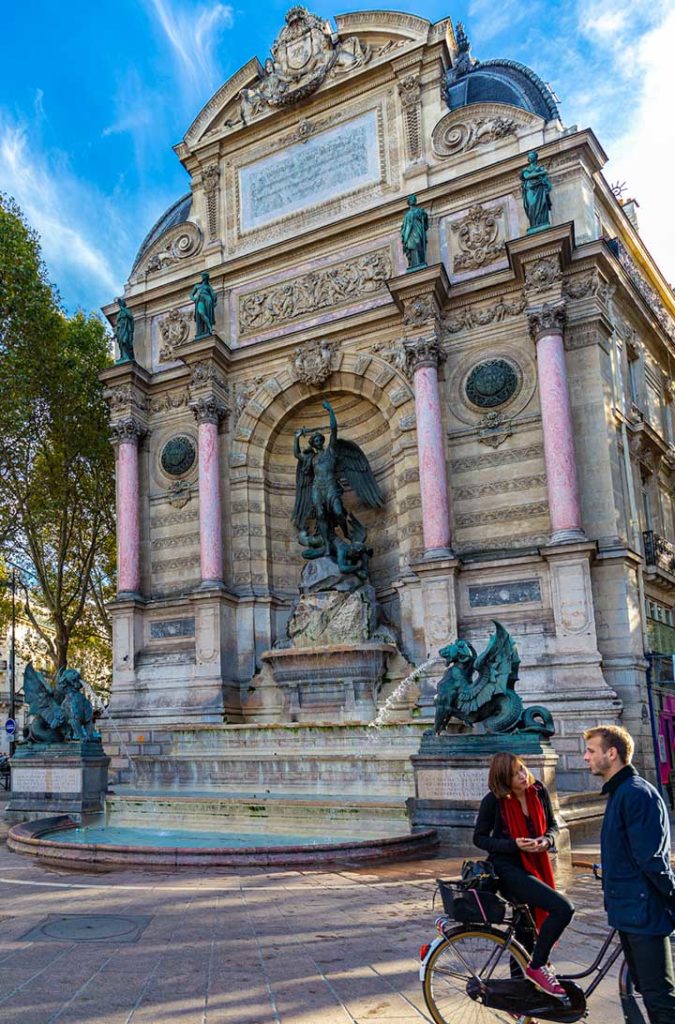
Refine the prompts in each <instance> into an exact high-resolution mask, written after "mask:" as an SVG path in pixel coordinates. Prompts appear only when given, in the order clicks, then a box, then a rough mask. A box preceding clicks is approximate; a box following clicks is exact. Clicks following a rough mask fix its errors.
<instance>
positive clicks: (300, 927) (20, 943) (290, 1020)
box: [0, 846, 621, 1024]
mask: <svg viewBox="0 0 675 1024" xmlns="http://www.w3.org/2000/svg"><path fill="white" fill-rule="evenodd" d="M458 868H459V862H449V861H447V860H442V859H438V860H425V861H416V862H406V863H405V864H401V865H399V866H386V867H382V868H376V867H373V866H368V867H365V868H363V869H354V868H348V867H346V868H345V869H344V870H339V869H336V870H333V871H327V872H318V871H317V872H314V871H293V870H283V871H277V872H271V871H269V872H266V871H263V870H249V871H239V872H233V871H227V870H225V869H222V870H213V869H212V870H210V871H201V872H196V871H194V872H193V871H181V872H173V873H171V872H167V871H164V870H161V871H159V870H157V871H130V870H129V871H119V872H109V871H108V872H105V871H104V872H92V873H84V872H82V871H80V872H77V873H70V872H66V871H64V870H62V869H50V868H47V867H44V866H42V865H37V864H35V863H33V862H32V861H31V860H30V859H28V858H24V857H19V856H17V855H15V854H12V853H10V852H9V851H8V850H7V849H6V847H4V846H2V847H0V899H1V901H2V902H1V903H0V1024H385V1022H387V1024H420V1022H423V1021H429V1016H428V1014H427V1011H426V1008H425V1006H424V1000H423V997H422V992H421V986H420V982H419V978H418V959H417V956H418V951H419V947H420V945H421V944H422V943H423V942H428V941H431V940H432V938H433V937H434V934H435V933H434V928H433V922H434V916H435V912H434V911H433V910H432V908H431V899H432V894H433V890H434V887H435V883H434V880H435V878H436V877H437V876H439V875H442V876H444V877H452V876H453V875H455V874H456V873H457V872H458ZM568 891H569V894H570V895H571V898H572V899H573V901H574V902H575V903H576V905H577V908H578V910H577V914H576V916H575V919H574V921H573V922H572V925H571V926H570V928H569V929H568V931H567V933H566V934H565V937H564V940H563V941H562V942H561V943H560V947H559V949H557V950H556V951H555V956H554V962H555V963H556V964H557V965H558V967H559V968H563V967H568V968H571V969H573V968H574V967H575V966H576V965H579V964H582V963H584V962H585V961H587V960H589V959H591V957H592V953H593V950H595V949H597V948H598V947H599V945H600V943H601V941H602V936H603V934H604V932H605V922H604V914H603V911H602V908H601V895H600V891H599V885H598V883H597V882H595V880H594V879H593V878H592V876H590V873H589V872H588V871H577V872H576V873H575V876H574V879H573V882H572V885H571V887H570V889H569V890H568ZM436 912H439V911H438V910H437V911H436ZM60 914H82V915H87V914H91V915H106V914H109V915H145V916H147V917H149V918H150V920H149V922H148V924H147V927H146V928H145V929H144V930H143V932H142V934H141V935H140V936H139V938H138V941H137V942H134V943H133V944H125V943H121V942H120V943H115V942H114V941H111V942H101V941H97V942H72V941H54V940H50V941H40V940H39V939H38V940H35V941H27V940H26V939H25V938H24V937H25V936H26V935H27V933H28V932H29V930H30V929H31V928H36V927H38V926H39V925H40V924H41V923H42V922H44V921H45V919H46V918H48V917H49V916H50V915H51V916H54V915H60ZM616 973H617V972H616V970H614V971H613V976H612V977H611V978H608V979H605V981H604V982H603V983H602V984H601V986H600V988H599V989H598V990H597V992H596V993H595V994H594V996H593V997H592V1001H591V1012H590V1015H589V1017H588V1018H587V1021H588V1024H614V1022H616V1024H618V1022H619V1021H620V1020H621V1013H620V1010H619V1002H618V993H617V989H616Z"/></svg>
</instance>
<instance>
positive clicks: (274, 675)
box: [253, 558, 412, 722]
mask: <svg viewBox="0 0 675 1024" xmlns="http://www.w3.org/2000/svg"><path fill="white" fill-rule="evenodd" d="M286 635H287V638H286V640H283V641H281V642H280V643H278V644H276V645H275V647H274V649H273V650H271V651H265V652H264V653H263V654H262V656H261V660H262V662H263V666H264V667H263V670H262V672H261V673H259V676H258V677H256V679H254V680H253V687H254V688H255V687H256V686H258V687H261V686H267V688H268V689H269V688H270V684H271V685H272V686H273V687H274V688H276V690H277V693H278V695H279V697H280V703H279V706H278V709H277V711H278V716H279V720H281V721H291V722H309V721H326V722H343V721H350V722H370V721H372V719H373V718H374V717H375V715H376V714H377V705H378V697H379V695H380V693H381V689H382V686H383V683H384V680H385V677H387V675H388V673H389V672H390V671H392V670H394V671H397V674H398V676H399V678H403V676H404V675H406V674H407V671H411V669H412V666H408V664H407V662H405V659H403V658H402V657H401V655H400V653H399V650H398V646H397V638H396V634H395V632H394V630H393V629H391V627H389V626H388V625H387V624H386V623H384V622H383V621H382V616H381V612H380V608H379V605H378V603H377V599H376V597H375V591H374V589H373V587H372V586H371V584H370V583H369V582H367V581H365V582H364V581H363V580H361V579H359V577H358V576H356V575H355V574H352V575H345V574H344V573H342V572H341V571H340V569H339V568H338V566H337V564H336V563H335V562H334V561H333V560H332V559H331V558H317V559H314V560H312V561H308V562H307V563H306V565H305V567H304V569H303V572H302V577H301V581H300V594H299V596H298V598H297V599H296V601H295V603H294V606H293V609H292V612H291V616H290V619H289V621H288V626H287V631H286ZM270 675H271V680H270V678H269V676H270Z"/></svg>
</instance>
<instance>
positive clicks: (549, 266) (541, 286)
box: [525, 256, 562, 298]
mask: <svg viewBox="0 0 675 1024" xmlns="http://www.w3.org/2000/svg"><path fill="white" fill-rule="evenodd" d="M561 280H562V270H561V269H560V261H559V259H558V257H557V256H544V257H542V259H540V260H535V261H533V262H532V263H526V264H525V293H526V295H527V296H528V298H529V297H530V296H531V295H536V294H538V293H539V292H545V291H548V289H549V288H551V287H552V286H553V285H555V284H557V282H558V281H561Z"/></svg>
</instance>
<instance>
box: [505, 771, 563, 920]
mask: <svg viewBox="0 0 675 1024" xmlns="http://www.w3.org/2000/svg"><path fill="white" fill-rule="evenodd" d="M525 798H526V800H527V814H528V817H529V819H530V821H531V822H532V826H533V829H534V838H535V839H536V838H537V837H538V836H543V834H544V832H545V831H546V816H545V814H544V808H543V806H542V802H541V800H540V799H539V793H538V792H537V788H536V786H528V787H527V789H526V790H525ZM499 804H500V809H501V812H502V818H503V820H504V823H505V825H506V827H507V829H508V832H509V835H510V836H511V838H512V839H527V838H529V835H530V830H529V827H528V824H527V822H526V821H525V815H524V814H523V809H522V807H521V806H520V801H519V800H518V798H517V797H515V796H507V797H504V798H503V799H501V800H500V801H499ZM518 852H519V854H520V859H521V861H522V865H523V867H524V868H525V870H526V871H527V872H528V873H529V874H530V875H534V877H535V878H538V879H539V880H540V881H541V882H545V883H546V885H550V887H551V888H552V889H555V879H554V877H553V868H552V867H551V860H550V858H549V855H548V853H528V851H527V850H519V851H518ZM547 917H548V911H546V910H541V908H540V907H535V908H534V919H535V922H536V925H537V929H539V928H541V926H542V924H543V923H544V921H545V920H546V918H547Z"/></svg>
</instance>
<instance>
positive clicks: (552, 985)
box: [525, 964, 567, 999]
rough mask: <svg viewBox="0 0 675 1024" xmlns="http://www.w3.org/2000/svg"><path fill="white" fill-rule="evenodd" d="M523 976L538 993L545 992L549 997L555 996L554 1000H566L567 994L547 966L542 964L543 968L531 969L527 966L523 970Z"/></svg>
mask: <svg viewBox="0 0 675 1024" xmlns="http://www.w3.org/2000/svg"><path fill="white" fill-rule="evenodd" d="M525 975H526V977H528V978H529V979H530V981H531V982H532V984H533V985H536V986H537V988H538V989H540V991H542V992H546V994H547V995H549V996H555V998H556V999H567V992H565V989H564V988H563V987H562V985H561V984H560V982H559V981H558V979H557V978H556V976H555V973H554V971H553V969H552V968H551V967H549V966H548V964H544V966H543V967H531V966H529V965H528V966H527V967H526V968H525Z"/></svg>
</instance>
